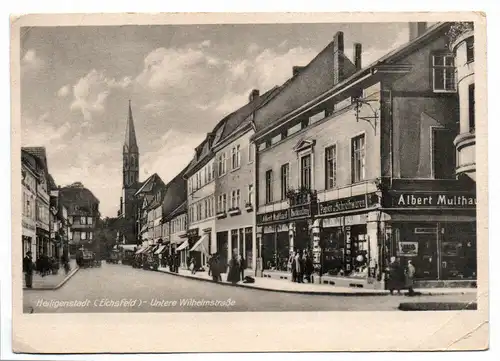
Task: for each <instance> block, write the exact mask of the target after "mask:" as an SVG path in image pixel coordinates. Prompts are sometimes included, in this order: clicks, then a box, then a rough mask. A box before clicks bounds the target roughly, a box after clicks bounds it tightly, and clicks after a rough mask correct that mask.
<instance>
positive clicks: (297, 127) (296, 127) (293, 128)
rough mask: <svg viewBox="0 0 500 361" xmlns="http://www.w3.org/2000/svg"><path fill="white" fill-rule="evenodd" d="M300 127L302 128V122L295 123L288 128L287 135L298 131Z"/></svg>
mask: <svg viewBox="0 0 500 361" xmlns="http://www.w3.org/2000/svg"><path fill="white" fill-rule="evenodd" d="M301 129H302V123H299V124H295V125H294V126H293V127H290V128H288V135H292V134H295V133H297V132H300V130H301Z"/></svg>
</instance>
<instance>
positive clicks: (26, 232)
mask: <svg viewBox="0 0 500 361" xmlns="http://www.w3.org/2000/svg"><path fill="white" fill-rule="evenodd" d="M22 225H23V229H22V242H23V257H24V256H26V253H28V252H29V251H31V253H32V257H33V259H35V258H36V257H37V255H36V247H35V246H36V244H35V242H36V226H35V222H34V221H32V220H29V219H23V221H22Z"/></svg>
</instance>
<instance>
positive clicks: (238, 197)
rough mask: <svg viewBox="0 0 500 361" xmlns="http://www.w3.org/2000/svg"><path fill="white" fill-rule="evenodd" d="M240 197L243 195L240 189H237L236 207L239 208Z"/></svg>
mask: <svg viewBox="0 0 500 361" xmlns="http://www.w3.org/2000/svg"><path fill="white" fill-rule="evenodd" d="M240 198H241V195H240V190H239V189H237V190H236V207H237V208H239V207H240Z"/></svg>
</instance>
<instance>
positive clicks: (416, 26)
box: [408, 22, 427, 41]
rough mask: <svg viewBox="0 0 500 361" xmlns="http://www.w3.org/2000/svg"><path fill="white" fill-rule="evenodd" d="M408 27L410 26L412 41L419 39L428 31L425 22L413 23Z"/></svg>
mask: <svg viewBox="0 0 500 361" xmlns="http://www.w3.org/2000/svg"><path fill="white" fill-rule="evenodd" d="M408 25H409V26H408V27H409V30H410V41H412V40H413V39H416V38H418V37H419V36H420V35H422V34H423V33H425V31H426V30H427V23H425V22H421V23H415V22H412V23H409V24H408Z"/></svg>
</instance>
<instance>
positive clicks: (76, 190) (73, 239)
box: [59, 182, 100, 255]
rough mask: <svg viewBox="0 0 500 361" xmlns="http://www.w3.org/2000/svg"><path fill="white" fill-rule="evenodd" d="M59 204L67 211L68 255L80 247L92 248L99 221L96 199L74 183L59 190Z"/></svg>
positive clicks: (80, 184)
mask: <svg viewBox="0 0 500 361" xmlns="http://www.w3.org/2000/svg"><path fill="white" fill-rule="evenodd" d="M59 202H61V203H62V205H63V206H64V207H65V208H66V209H67V211H68V221H69V224H70V229H69V234H68V239H69V251H70V254H72V255H74V254H75V253H76V250H77V249H78V248H80V247H84V248H93V247H94V234H95V230H96V224H97V221H98V220H99V219H100V213H99V200H98V199H97V197H96V196H95V195H94V194H93V193H92V192H91V191H90V190H89V189H87V188H85V187H84V186H83V184H82V183H80V182H76V183H73V184H72V185H70V186H66V187H62V188H59Z"/></svg>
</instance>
